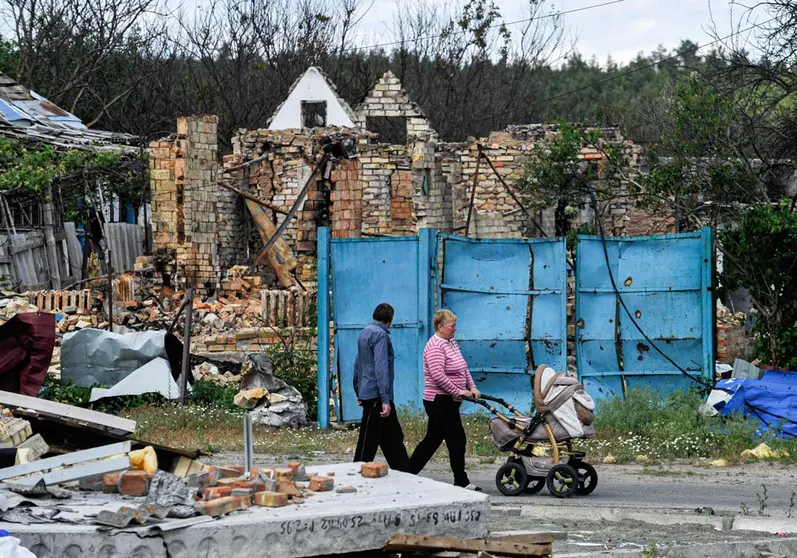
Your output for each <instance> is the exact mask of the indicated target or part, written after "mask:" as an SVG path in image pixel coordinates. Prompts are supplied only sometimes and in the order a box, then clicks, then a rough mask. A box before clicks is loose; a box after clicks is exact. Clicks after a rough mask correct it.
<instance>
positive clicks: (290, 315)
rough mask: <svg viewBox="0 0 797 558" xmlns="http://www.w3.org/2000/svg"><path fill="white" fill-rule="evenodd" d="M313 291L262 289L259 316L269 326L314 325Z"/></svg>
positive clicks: (314, 304)
mask: <svg viewBox="0 0 797 558" xmlns="http://www.w3.org/2000/svg"><path fill="white" fill-rule="evenodd" d="M316 301H317V293H316V292H315V291H299V290H298V289H288V290H262V291H260V317H261V318H262V319H263V321H264V322H265V325H269V326H282V327H315V326H316V317H315V312H316Z"/></svg>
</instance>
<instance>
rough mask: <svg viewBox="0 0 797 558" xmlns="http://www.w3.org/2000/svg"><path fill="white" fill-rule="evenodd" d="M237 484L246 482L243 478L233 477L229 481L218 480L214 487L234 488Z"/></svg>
mask: <svg viewBox="0 0 797 558" xmlns="http://www.w3.org/2000/svg"><path fill="white" fill-rule="evenodd" d="M239 482H246V479H245V478H243V477H234V478H231V479H219V481H218V482H217V483H216V486H230V487H233V488H234V487H235V486H236V485H237V484H238V483H239Z"/></svg>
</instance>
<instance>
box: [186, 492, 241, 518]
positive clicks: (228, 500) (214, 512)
mask: <svg viewBox="0 0 797 558" xmlns="http://www.w3.org/2000/svg"><path fill="white" fill-rule="evenodd" d="M241 506H242V503H241V499H240V498H235V497H233V496H227V497H225V498H217V499H215V500H210V501H207V502H198V503H196V504H194V509H195V510H196V511H197V512H199V513H201V514H202V515H209V516H210V517H218V516H220V515H225V514H228V513H230V512H234V511H238V510H240V509H245V508H242V507H241Z"/></svg>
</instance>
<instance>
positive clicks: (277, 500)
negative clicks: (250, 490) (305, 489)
mask: <svg viewBox="0 0 797 558" xmlns="http://www.w3.org/2000/svg"><path fill="white" fill-rule="evenodd" d="M254 502H255V505H256V506H265V507H267V508H279V507H282V506H285V505H287V504H288V495H287V494H282V493H279V492H265V491H264V492H255V494H254Z"/></svg>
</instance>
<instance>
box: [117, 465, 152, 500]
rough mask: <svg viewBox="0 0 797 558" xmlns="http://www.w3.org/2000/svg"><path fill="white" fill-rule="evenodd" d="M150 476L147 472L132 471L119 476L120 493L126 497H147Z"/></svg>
mask: <svg viewBox="0 0 797 558" xmlns="http://www.w3.org/2000/svg"><path fill="white" fill-rule="evenodd" d="M149 481H150V479H149V476H148V475H147V473H146V471H141V470H138V469H132V470H129V471H125V472H124V473H122V474H121V475H120V476H119V492H121V493H122V494H123V495H125V496H146V495H147V492H148V491H149Z"/></svg>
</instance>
